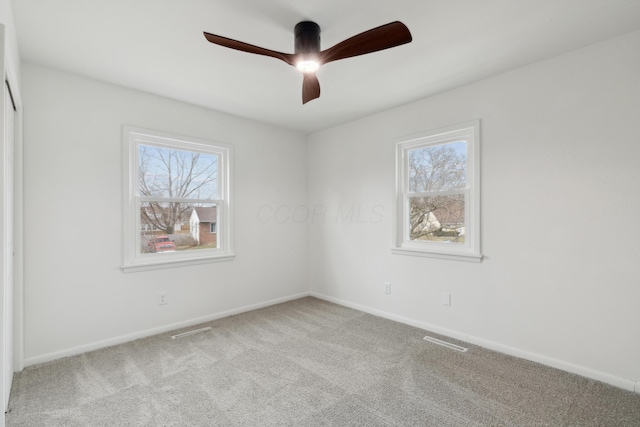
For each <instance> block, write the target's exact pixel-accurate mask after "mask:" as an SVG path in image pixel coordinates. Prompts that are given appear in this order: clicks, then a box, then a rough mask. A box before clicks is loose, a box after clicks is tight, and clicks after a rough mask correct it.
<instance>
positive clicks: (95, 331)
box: [23, 64, 308, 365]
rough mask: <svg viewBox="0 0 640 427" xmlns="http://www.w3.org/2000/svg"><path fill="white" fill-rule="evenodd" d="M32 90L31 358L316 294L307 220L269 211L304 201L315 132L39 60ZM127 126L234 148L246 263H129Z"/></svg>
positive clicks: (239, 239) (28, 126) (28, 190)
mask: <svg viewBox="0 0 640 427" xmlns="http://www.w3.org/2000/svg"><path fill="white" fill-rule="evenodd" d="M23 90H24V94H23V98H24V104H25V121H24V124H25V260H26V261H25V299H26V301H25V338H26V341H25V358H26V363H27V365H28V364H32V363H37V362H42V361H45V360H50V359H53V358H57V357H61V356H64V355H68V354H73V353H76V352H80V351H84V350H87V349H91V348H95V347H99V346H101V345H105V344H110V343H114V342H118V341H119V340H124V339H128V338H132V337H135V336H139V335H143V334H145V333H149V332H153V331H157V330H159V329H166V327H167V325H175V324H179V323H181V322H189V321H190V320H191V319H198V318H202V317H207V316H215V315H216V314H221V313H222V314H225V313H227V314H228V313H229V312H230V310H231V311H233V310H237V309H242V308H243V307H248V306H252V305H254V304H261V303H265V302H269V301H273V300H278V299H282V298H287V297H291V296H294V295H298V294H300V293H302V292H307V291H308V283H307V272H308V266H307V257H306V248H307V238H306V235H307V231H306V224H304V223H291V222H289V223H285V222H282V223H272V224H269V225H268V226H265V225H264V224H263V223H262V222H261V221H263V219H261V218H259V213H260V211H261V209H262V208H263V207H264V206H271V205H291V206H295V205H301V204H304V203H305V202H306V197H307V157H306V154H307V148H306V144H305V142H306V137H305V136H304V135H302V134H299V133H295V132H291V131H288V130H283V129H278V128H275V127H271V126H268V125H264V124H259V123H256V122H252V121H248V120H244V119H240V118H237V117H234V116H229V115H225V114H221V113H217V112H214V111H210V110H206V109H203V108H199V107H195V106H190V105H187V104H183V103H180V102H176V101H172V100H168V99H165V98H160V97H156V96H152V95H148V94H144V93H140V92H135V91H132V90H129V89H125V88H121V87H117V86H112V85H108V84H104V83H99V82H96V81H93V80H88V79H84V78H80V77H77V76H74V75H70V74H65V73H62V72H58V71H53V70H51V69H46V68H42V67H38V66H34V65H29V64H23ZM123 124H129V125H134V126H138V127H142V128H149V129H155V130H159V131H163V132H168V133H173V134H179V135H187V136H193V137H196V138H203V139H209V140H214V141H221V142H226V143H230V144H232V145H233V146H234V150H235V153H234V154H235V161H234V171H233V173H234V177H235V181H234V186H235V252H236V259H235V260H234V261H231V262H221V263H214V264H206V265H198V266H190V267H181V268H172V269H164V270H156V271H148V272H136V273H123V272H122V271H121V270H120V266H121V264H122V261H123V260H122V223H123V220H122V164H121V159H122V154H121V151H122V150H121V126H122V125H123ZM159 291H167V292H168V293H169V303H168V304H167V305H163V306H158V304H157V297H158V292H159Z"/></svg>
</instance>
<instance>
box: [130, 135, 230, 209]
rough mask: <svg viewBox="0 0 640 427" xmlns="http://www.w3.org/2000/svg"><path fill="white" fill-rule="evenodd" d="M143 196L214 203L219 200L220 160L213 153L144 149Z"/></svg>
mask: <svg viewBox="0 0 640 427" xmlns="http://www.w3.org/2000/svg"><path fill="white" fill-rule="evenodd" d="M138 167H139V180H138V187H139V192H140V195H141V196H147V197H160V198H184V199H212V200H215V199H216V198H217V197H218V180H217V175H218V156H217V155H216V154H210V153H199V152H195V151H186V150H176V149H170V148H163V147H157V146H149V145H140V146H139V151H138Z"/></svg>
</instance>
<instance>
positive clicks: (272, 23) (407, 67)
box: [12, 0, 640, 133]
mask: <svg viewBox="0 0 640 427" xmlns="http://www.w3.org/2000/svg"><path fill="white" fill-rule="evenodd" d="M12 8H13V13H14V18H15V21H16V27H17V32H18V42H19V48H20V53H21V56H22V59H23V61H25V62H29V63H35V64H40V65H44V66H48V67H52V68H56V69H60V70H64V71H69V72H72V73H76V74H79V75H83V76H88V77H91V78H95V79H98V80H103V81H107V82H111V83H115V84H119V85H122V86H126V87H130V88H135V89H139V90H142V91H146V92H151V93H155V94H158V95H163V96H166V97H169V98H174V99H177V100H181V101H185V102H189V103H192V104H196V105H201V106H204V107H208V108H212V109H215V110H219V111H224V112H227V113H231V114H235V115H238V116H242V117H247V118H251V119H254V120H259V121H263V122H267V123H272V124H275V125H279V126H284V127H287V128H291V129H297V130H300V131H303V132H305V133H312V132H316V131H318V130H322V129H326V128H329V127H332V126H335V125H338V124H341V123H344V122H348V121H351V120H354V119H356V118H359V117H363V116H366V115H369V114H371V113H374V112H378V111H382V110H386V109H389V108H392V107H394V106H398V105H402V104H405V103H407V102H411V101H414V100H417V99H420V98H424V97H427V96H430V95H433V94H436V93H439V92H443V91H445V90H448V89H451V88H454V87H457V86H460V85H464V84H468V83H470V82H473V81H477V80H479V79H483V78H486V77H489V76H491V75H494V74H497V73H501V72H504V71H507V70H510V69H513V68H516V67H520V66H523V65H526V64H529V63H532V62H535V61H539V60H541V59H544V58H548V57H552V56H555V55H558V54H561V53H563V52H567V51H569V50H573V49H576V48H579V47H582V46H586V45H589V44H592V43H595V42H598V41H600V40H604V39H607V38H611V37H614V36H617V35H620V34H624V33H627V32H630V31H633V30H636V29H639V28H640V0H396V1H376V2H373V1H371V0H323V1H317V0H271V1H267V0H242V1H240V0H89V1H87V0H12ZM303 20H312V21H315V22H317V23H318V24H319V25H320V27H321V29H322V34H321V36H322V48H323V49H326V48H328V47H330V46H332V45H334V44H336V43H338V42H340V41H342V40H344V39H346V38H348V37H351V36H353V35H355V34H358V33H360V32H362V31H365V30H368V29H370V28H373V27H377V26H379V25H382V24H386V23H388V22H392V21H396V20H399V21H402V22H404V23H405V24H406V25H407V26H408V27H409V29H410V30H411V33H412V35H413V41H412V42H411V43H409V44H407V45H403V46H400V47H396V48H393V49H389V50H385V51H381V52H376V53H373V54H369V55H364V56H360V57H356V58H350V59H345V60H341V61H337V62H333V63H330V64H327V65H326V66H325V67H324V68H322V69H321V70H320V71H319V72H318V78H319V80H320V86H321V88H322V95H321V97H320V98H319V99H316V100H314V101H311V102H309V103H308V104H306V105H302V101H301V90H302V75H301V74H300V73H299V72H298V71H297V70H296V69H294V68H293V67H290V66H288V65H287V64H285V63H284V62H281V61H279V60H276V59H273V58H268V57H264V56H258V55H251V54H248V53H244V52H238V51H235V50H231V49H227V48H224V47H220V46H217V45H213V44H211V43H209V42H207V41H206V40H205V38H204V37H203V35H202V32H203V31H207V32H210V33H213V34H218V35H222V36H226V37H230V38H234V39H237V40H241V41H244V42H247V43H251V44H255V45H259V46H262V47H266V48H268V49H272V50H277V51H281V52H290V53H293V27H294V26H295V24H296V23H298V22H299V21H303Z"/></svg>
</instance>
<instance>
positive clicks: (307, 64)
mask: <svg viewBox="0 0 640 427" xmlns="http://www.w3.org/2000/svg"><path fill="white" fill-rule="evenodd" d="M296 68H297V69H298V70H300V71H302V72H303V73H315V72H316V71H318V68H320V63H319V62H318V61H316V60H315V59H303V60H301V61H298V63H297V64H296Z"/></svg>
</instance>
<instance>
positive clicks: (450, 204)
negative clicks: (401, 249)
mask: <svg viewBox="0 0 640 427" xmlns="http://www.w3.org/2000/svg"><path fill="white" fill-rule="evenodd" d="M464 236H465V227H464V194H455V195H451V196H435V197H410V198H409V239H410V240H428V241H433V242H442V243H464V239H465V237H464Z"/></svg>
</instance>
